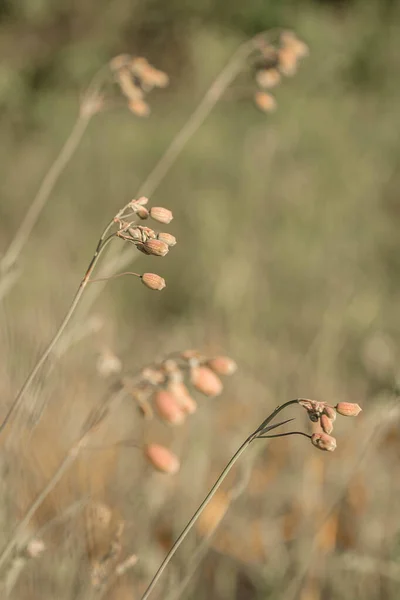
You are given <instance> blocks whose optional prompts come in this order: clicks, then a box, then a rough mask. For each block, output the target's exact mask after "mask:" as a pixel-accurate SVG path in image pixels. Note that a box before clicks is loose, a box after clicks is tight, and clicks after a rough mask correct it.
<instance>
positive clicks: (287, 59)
mask: <svg viewBox="0 0 400 600" xmlns="http://www.w3.org/2000/svg"><path fill="white" fill-rule="evenodd" d="M297 58H298V57H297V54H296V52H295V51H294V50H293V49H292V48H291V47H290V46H284V47H283V48H280V49H279V51H278V60H279V70H280V72H281V73H282V74H283V75H286V77H292V75H295V73H296V71H297Z"/></svg>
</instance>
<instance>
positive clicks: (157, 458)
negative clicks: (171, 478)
mask: <svg viewBox="0 0 400 600" xmlns="http://www.w3.org/2000/svg"><path fill="white" fill-rule="evenodd" d="M145 455H146V457H147V459H148V460H149V462H150V463H151V464H152V465H153V467H154V468H155V469H157V471H161V472H162V473H167V474H168V475H175V474H176V473H177V472H178V471H179V468H180V462H179V458H178V457H177V456H176V455H175V454H174V453H173V452H171V450H168V448H165V446H161V444H148V445H147V446H146V447H145Z"/></svg>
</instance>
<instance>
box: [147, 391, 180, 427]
mask: <svg viewBox="0 0 400 600" xmlns="http://www.w3.org/2000/svg"><path fill="white" fill-rule="evenodd" d="M154 405H155V407H156V410H157V412H158V414H159V416H160V417H161V418H162V419H164V421H167V423H170V424H171V425H181V424H182V423H183V421H184V420H185V413H184V412H183V410H182V407H181V406H180V405H179V402H178V401H177V399H176V398H175V396H173V395H172V394H171V393H170V392H168V391H166V390H158V391H157V392H156V394H155V396H154Z"/></svg>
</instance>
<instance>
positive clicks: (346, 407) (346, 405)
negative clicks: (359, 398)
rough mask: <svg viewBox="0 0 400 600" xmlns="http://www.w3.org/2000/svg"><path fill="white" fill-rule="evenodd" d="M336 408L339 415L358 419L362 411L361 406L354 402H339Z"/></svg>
mask: <svg viewBox="0 0 400 600" xmlns="http://www.w3.org/2000/svg"><path fill="white" fill-rule="evenodd" d="M335 408H336V411H337V413H338V414H339V415H342V416H343V417H356V416H357V415H359V414H360V412H361V411H362V408H361V406H359V405H358V404H355V403H354V402H338V404H336V406H335Z"/></svg>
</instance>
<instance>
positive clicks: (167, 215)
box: [150, 206, 173, 225]
mask: <svg viewBox="0 0 400 600" xmlns="http://www.w3.org/2000/svg"><path fill="white" fill-rule="evenodd" d="M150 216H151V218H152V219H154V220H155V221H158V222H159V223H164V224H165V225H167V224H168V223H171V221H172V219H173V215H172V212H171V211H170V210H169V209H168V208H164V207H163V206H152V207H151V209H150Z"/></svg>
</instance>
